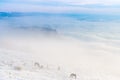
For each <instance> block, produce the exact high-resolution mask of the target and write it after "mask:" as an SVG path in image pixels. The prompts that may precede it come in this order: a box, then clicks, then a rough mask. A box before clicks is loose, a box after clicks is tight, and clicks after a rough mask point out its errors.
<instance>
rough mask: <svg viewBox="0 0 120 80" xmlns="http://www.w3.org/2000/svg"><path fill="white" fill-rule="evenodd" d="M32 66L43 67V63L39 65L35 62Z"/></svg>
mask: <svg viewBox="0 0 120 80" xmlns="http://www.w3.org/2000/svg"><path fill="white" fill-rule="evenodd" d="M34 66H36V67H38V68H39V69H43V65H40V64H39V63H38V62H35V63H34Z"/></svg>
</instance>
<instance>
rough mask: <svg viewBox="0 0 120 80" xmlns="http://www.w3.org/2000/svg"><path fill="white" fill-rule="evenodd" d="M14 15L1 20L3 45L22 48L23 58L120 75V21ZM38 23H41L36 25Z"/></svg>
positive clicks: (96, 73)
mask: <svg viewBox="0 0 120 80" xmlns="http://www.w3.org/2000/svg"><path fill="white" fill-rule="evenodd" d="M14 19H15V20H16V21H15V20H14ZM14 19H12V20H13V22H12V21H11V19H10V21H9V20H8V21H7V20H6V19H5V20H3V21H2V20H1V25H0V26H1V27H0V28H1V32H0V33H1V35H0V36H1V39H0V48H1V49H4V50H12V51H15V52H19V53H20V52H21V55H22V53H24V54H25V55H26V56H23V57H24V58H30V59H31V60H34V61H38V62H41V63H44V64H48V65H54V66H60V67H61V68H62V69H64V70H67V71H71V72H76V73H80V74H81V76H84V75H88V76H93V77H94V76H95V77H102V79H103V77H104V79H105V78H107V79H110V78H111V76H112V77H113V78H116V80H117V77H119V76H120V63H119V61H120V49H119V44H120V41H119V37H118V36H119V23H117V22H113V23H111V22H88V21H78V20H74V19H69V18H65V19H64V22H58V21H57V20H58V19H57V18H55V19H52V21H53V20H54V21H55V20H56V22H50V23H49V21H48V22H47V23H44V20H43V23H44V24H43V23H42V22H41V23H42V24H41V25H40V24H39V22H36V21H34V20H33V21H34V22H32V21H30V22H29V21H28V19H27V20H25V19H26V18H25V19H24V18H18V19H16V18H14ZM20 19H23V20H20ZM42 19H43V18H42ZM44 19H45V18H44ZM29 20H30V19H29ZM48 20H49V19H48ZM14 21H15V22H14ZM26 21H28V23H29V24H27V22H26ZM31 22H32V23H31ZM22 23H23V24H22ZM35 23H37V24H36V25H37V26H38V25H39V26H40V27H33V26H34V25H35ZM48 23H49V24H51V25H49V24H48ZM60 23H61V24H60ZM21 24H22V25H21ZM45 24H46V25H47V26H46V25H45ZM12 25H13V26H12ZM36 25H35V26H36ZM31 26H32V27H31ZM41 26H42V27H41ZM43 27H47V28H48V27H49V28H50V29H47V30H46V28H43ZM16 55H17V53H16ZM19 55H20V54H19Z"/></svg>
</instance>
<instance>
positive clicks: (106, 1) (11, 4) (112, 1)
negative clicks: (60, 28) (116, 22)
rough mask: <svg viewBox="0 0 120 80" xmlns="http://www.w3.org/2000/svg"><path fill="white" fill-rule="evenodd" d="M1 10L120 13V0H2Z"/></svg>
mask: <svg viewBox="0 0 120 80" xmlns="http://www.w3.org/2000/svg"><path fill="white" fill-rule="evenodd" d="M0 11H9V12H48V13H109V14H119V13H120V0H1V1H0Z"/></svg>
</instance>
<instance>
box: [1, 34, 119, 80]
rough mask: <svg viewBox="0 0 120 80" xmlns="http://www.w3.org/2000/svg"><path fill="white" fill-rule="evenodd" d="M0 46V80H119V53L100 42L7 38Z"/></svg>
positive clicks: (38, 37) (28, 37)
mask: <svg viewBox="0 0 120 80" xmlns="http://www.w3.org/2000/svg"><path fill="white" fill-rule="evenodd" d="M17 35H18V34H17ZM0 44H1V46H0V80H71V79H72V78H70V74H71V73H75V74H76V75H77V80H119V79H120V69H119V68H120V63H119V60H120V55H119V54H117V52H120V50H119V49H118V48H114V47H113V46H110V45H109V46H108V45H106V44H103V42H102V43H95V42H94V43H87V44H86V42H82V41H79V40H75V39H71V38H65V37H63V36H59V38H58V37H54V38H53V37H50V36H49V37H48V36H47V37H43V36H34V35H32V36H26V35H25V36H23V35H22V36H16V34H15V35H13V34H12V35H11V34H9V36H4V37H2V39H1V40H0ZM114 51H116V53H115V54H113V53H112V52H114ZM96 53H98V54H96Z"/></svg>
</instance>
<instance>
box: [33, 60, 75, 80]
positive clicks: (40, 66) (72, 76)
mask: <svg viewBox="0 0 120 80" xmlns="http://www.w3.org/2000/svg"><path fill="white" fill-rule="evenodd" d="M34 66H35V67H38V68H39V69H43V68H44V66H43V65H40V64H39V63H38V62H35V63H34ZM47 68H48V66H47ZM57 70H60V66H58V68H57ZM69 78H71V79H77V75H76V74H75V73H71V74H69Z"/></svg>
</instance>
